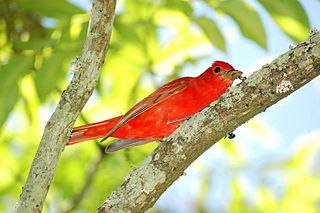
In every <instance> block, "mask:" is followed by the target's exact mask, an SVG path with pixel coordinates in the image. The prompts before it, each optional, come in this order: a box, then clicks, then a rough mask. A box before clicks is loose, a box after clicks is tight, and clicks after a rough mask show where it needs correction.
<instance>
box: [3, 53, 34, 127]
mask: <svg viewBox="0 0 320 213" xmlns="http://www.w3.org/2000/svg"><path fill="white" fill-rule="evenodd" d="M31 64H32V58H31V57H27V56H15V57H14V58H12V59H11V60H10V61H9V63H8V64H6V65H4V66H2V67H1V69H0V79H1V84H0V103H1V105H0V127H1V126H2V125H3V124H4V122H5V121H6V120H7V117H8V115H9V114H10V112H11V111H12V109H13V108H14V106H15V104H16V102H17V101H18V99H19V87H18V81H19V79H20V78H21V77H22V76H23V75H25V74H26V73H27V71H28V69H29V68H30V66H31Z"/></svg>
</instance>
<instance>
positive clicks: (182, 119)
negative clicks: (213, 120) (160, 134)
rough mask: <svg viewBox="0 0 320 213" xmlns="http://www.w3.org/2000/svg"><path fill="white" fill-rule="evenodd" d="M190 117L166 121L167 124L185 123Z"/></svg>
mask: <svg viewBox="0 0 320 213" xmlns="http://www.w3.org/2000/svg"><path fill="white" fill-rule="evenodd" d="M191 117H192V116H188V117H185V118H180V119H177V120H173V121H168V122H167V124H171V123H175V122H178V121H187V120H189V119H190V118H191Z"/></svg>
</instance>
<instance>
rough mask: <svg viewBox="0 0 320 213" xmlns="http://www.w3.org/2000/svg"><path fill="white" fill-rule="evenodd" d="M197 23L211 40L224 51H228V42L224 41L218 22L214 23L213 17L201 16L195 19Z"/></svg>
mask: <svg viewBox="0 0 320 213" xmlns="http://www.w3.org/2000/svg"><path fill="white" fill-rule="evenodd" d="M193 21H194V22H195V23H197V24H198V25H199V27H200V28H201V29H202V31H203V32H204V34H205V35H206V36H207V38H208V39H209V41H210V42H211V43H212V44H213V45H214V46H216V47H217V48H219V49H220V50H222V51H226V44H225V41H224V37H223V35H222V33H221V32H220V30H219V28H218V26H217V25H216V23H214V22H213V21H212V20H211V19H209V18H207V17H204V16H201V17H199V18H195V19H193Z"/></svg>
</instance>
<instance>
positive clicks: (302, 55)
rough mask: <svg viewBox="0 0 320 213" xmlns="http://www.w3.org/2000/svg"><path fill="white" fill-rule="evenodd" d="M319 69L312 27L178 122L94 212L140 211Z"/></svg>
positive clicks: (319, 50)
mask: <svg viewBox="0 0 320 213" xmlns="http://www.w3.org/2000/svg"><path fill="white" fill-rule="evenodd" d="M319 74H320V34H319V33H317V32H313V33H312V35H311V36H310V37H309V38H308V39H307V40H306V41H305V42H303V43H301V44H299V45H298V46H296V47H295V48H293V49H292V50H290V51H288V52H287V53H285V54H283V55H281V56H279V57H278V58H276V59H275V60H274V61H273V62H271V63H270V64H267V65H265V66H263V67H262V68H261V69H260V70H259V71H256V72H254V73H253V74H252V75H250V76H249V78H248V79H247V80H245V81H244V82H242V83H241V84H239V85H237V86H234V87H232V88H230V89H229V90H228V92H226V93H225V94H223V95H222V96H221V97H220V98H218V99H217V100H216V101H214V102H213V103H211V104H210V105H209V106H208V107H206V108H205V109H204V110H202V111H201V112H199V113H197V114H195V115H194V116H193V117H192V118H191V119H190V120H189V121H187V122H185V123H183V125H182V126H181V127H180V128H179V129H178V130H177V131H175V132H174V133H173V134H171V135H170V136H169V137H168V138H167V139H166V141H165V142H164V143H162V144H161V145H160V146H159V147H158V148H157V149H156V150H155V151H154V152H153V153H152V154H150V155H149V156H148V157H147V158H146V159H145V160H144V161H143V162H142V164H141V165H140V167H139V168H137V169H134V170H133V171H132V172H131V173H130V174H129V175H128V176H127V177H126V178H125V182H124V183H123V184H122V185H121V186H120V187H119V188H118V189H117V190H116V191H114V192H112V193H111V195H110V196H109V197H108V198H107V199H106V201H105V202H104V203H103V204H102V205H101V207H99V209H98V212H99V213H103V212H116V213H120V212H144V211H146V210H147V209H149V208H150V207H152V206H153V205H154V203H155V202H156V201H157V200H158V198H159V197H160V196H161V194H162V193H163V192H164V191H165V190H166V189H167V188H168V187H169V186H170V185H171V184H172V183H173V182H174V181H175V180H177V179H178V178H179V177H180V175H181V174H182V173H183V171H184V170H185V169H186V168H187V167H188V166H189V165H190V164H191V163H192V162H193V161H194V160H195V159H197V158H198V157H199V156H200V155H201V154H202V153H203V152H205V151H206V150H207V149H208V148H210V147H211V146H212V145H214V144H215V143H216V142H217V141H219V140H220V139H221V138H223V137H224V136H226V135H227V134H228V133H229V132H231V131H233V130H234V129H236V128H237V127H238V126H240V125H241V124H243V123H245V122H246V121H248V120H249V119H250V118H252V117H253V116H255V115H257V114H258V113H260V112H263V111H264V110H266V108H268V107H269V106H271V105H273V104H275V103H276V102H278V101H279V100H281V99H283V98H284V97H286V96H288V95H289V94H291V93H292V92H294V91H296V90H297V89H299V88H300V87H302V86H303V85H305V84H306V83H308V82H309V81H310V80H312V79H313V78H315V77H317V76H318V75H319ZM279 119H281V118H279Z"/></svg>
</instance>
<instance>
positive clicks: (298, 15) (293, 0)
mask: <svg viewBox="0 0 320 213" xmlns="http://www.w3.org/2000/svg"><path fill="white" fill-rule="evenodd" d="M259 2H260V3H261V4H262V5H263V7H264V8H265V9H266V10H267V11H268V12H269V13H270V15H271V17H272V18H273V20H274V21H275V22H276V23H277V24H278V25H279V27H280V28H281V30H282V31H283V32H284V33H286V34H287V35H288V36H289V37H290V38H291V39H292V40H293V41H295V42H301V41H303V40H305V39H306V37H308V35H309V31H310V25H309V20H308V16H307V14H306V12H305V10H304V9H303V7H302V6H301V4H300V3H299V2H298V1H297V0H281V1H279V0H277V1H270V0H259Z"/></svg>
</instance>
